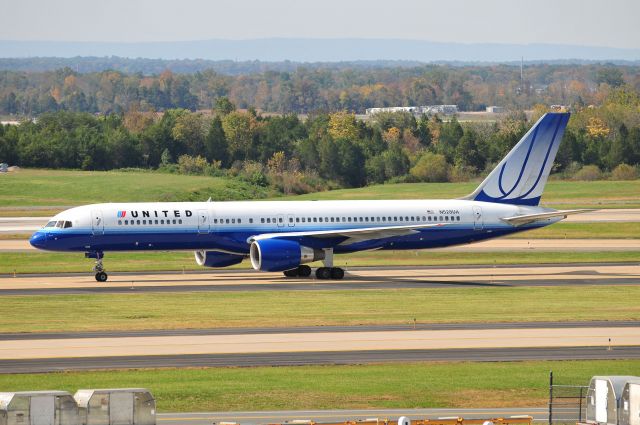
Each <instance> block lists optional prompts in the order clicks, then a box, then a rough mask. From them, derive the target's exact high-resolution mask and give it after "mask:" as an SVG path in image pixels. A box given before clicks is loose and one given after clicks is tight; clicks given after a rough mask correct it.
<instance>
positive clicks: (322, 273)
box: [316, 267, 331, 279]
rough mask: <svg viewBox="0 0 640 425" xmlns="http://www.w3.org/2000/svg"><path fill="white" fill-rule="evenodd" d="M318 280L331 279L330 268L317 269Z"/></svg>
mask: <svg viewBox="0 0 640 425" xmlns="http://www.w3.org/2000/svg"><path fill="white" fill-rule="evenodd" d="M316 278H318V279H331V269H330V268H329V267H319V268H317V269H316Z"/></svg>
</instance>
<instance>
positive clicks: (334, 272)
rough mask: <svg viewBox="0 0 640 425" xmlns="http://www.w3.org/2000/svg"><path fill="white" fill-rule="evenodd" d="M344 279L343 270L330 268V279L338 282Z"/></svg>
mask: <svg viewBox="0 0 640 425" xmlns="http://www.w3.org/2000/svg"><path fill="white" fill-rule="evenodd" d="M343 277H344V270H342V269H341V268H340V267H332V268H331V279H336V280H340V279H342V278H343Z"/></svg>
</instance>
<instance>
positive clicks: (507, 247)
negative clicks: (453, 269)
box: [0, 238, 640, 255]
mask: <svg viewBox="0 0 640 425" xmlns="http://www.w3.org/2000/svg"><path fill="white" fill-rule="evenodd" d="M534 250H538V251H585V252H593V251H629V250H635V251H638V250H640V239H504V238H502V239H492V240H488V241H484V242H477V243H472V244H467V245H458V246H454V247H450V248H435V249H429V251H436V252H438V251H439V252H480V251H482V252H484V251H498V252H502V251H505V252H507V251H508V252H511V251H534ZM34 251H37V250H36V249H35V248H33V247H32V246H31V245H29V241H26V240H0V252H34ZM80 254H81V253H79V255H80Z"/></svg>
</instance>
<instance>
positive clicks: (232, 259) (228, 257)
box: [194, 251, 244, 267]
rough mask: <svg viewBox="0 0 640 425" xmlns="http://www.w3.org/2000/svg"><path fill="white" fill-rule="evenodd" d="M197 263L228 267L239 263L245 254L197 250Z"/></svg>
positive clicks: (207, 265) (206, 265)
mask: <svg viewBox="0 0 640 425" xmlns="http://www.w3.org/2000/svg"><path fill="white" fill-rule="evenodd" d="M194 254H195V256H196V263H198V265H199V266H205V267H227V266H233V265H234V264H238V263H240V262H241V261H242V259H243V258H244V256H242V255H236V254H228V253H226V252H219V251H196V252H194Z"/></svg>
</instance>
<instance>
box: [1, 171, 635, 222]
mask: <svg viewBox="0 0 640 425" xmlns="http://www.w3.org/2000/svg"><path fill="white" fill-rule="evenodd" d="M0 179H1V184H0V199H2V200H3V205H2V206H3V208H4V209H5V210H6V209H7V208H14V210H13V211H14V212H13V214H14V215H15V214H18V213H21V211H24V210H21V209H20V208H21V207H30V206H68V205H80V204H88V203H95V202H109V201H121V202H129V201H166V200H172V201H174V200H175V201H178V200H203V201H204V200H206V199H207V198H208V197H209V196H211V197H212V198H213V199H214V200H225V199H229V200H230V199H251V198H259V197H265V196H267V195H268V192H267V191H266V190H264V189H256V188H255V187H252V186H249V185H247V184H244V183H242V182H239V181H237V180H230V179H225V178H214V177H201V176H182V175H176V174H164V173H153V172H115V171H109V172H89V171H60V170H32V169H23V170H20V171H19V172H16V173H8V174H5V175H2V176H0ZM477 184H478V183H477V182H470V183H414V184H389V185H376V186H370V187H365V188H360V189H345V190H335V191H330V192H320V193H313V194H308V195H303V196H293V197H287V198H283V199H426V198H434V199H446V198H455V197H459V196H463V195H466V194H468V193H470V192H471V191H473V189H474V188H475V187H476V186H477ZM638 194H640V180H635V181H619V182H618V181H595V182H570V181H551V182H549V183H548V185H547V189H546V190H545V193H544V196H543V198H542V200H543V203H544V204H547V205H550V206H553V207H569V206H570V207H577V206H580V207H598V208H603V207H607V208H617V207H618V208H619V207H638V206H640V196H639V195H638ZM16 208H17V209H16ZM45 212H47V213H49V212H51V211H45ZM33 213H34V214H43V213H42V210H40V211H37V210H34V212H33ZM43 215H47V214H43Z"/></svg>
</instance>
